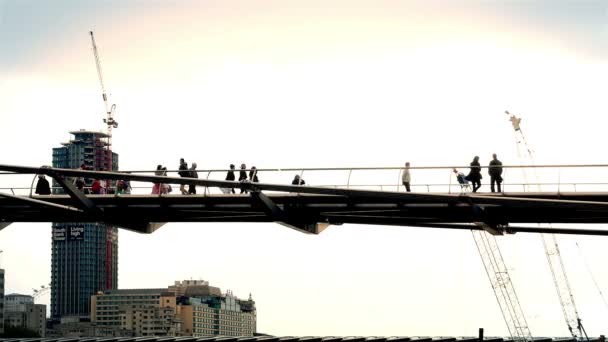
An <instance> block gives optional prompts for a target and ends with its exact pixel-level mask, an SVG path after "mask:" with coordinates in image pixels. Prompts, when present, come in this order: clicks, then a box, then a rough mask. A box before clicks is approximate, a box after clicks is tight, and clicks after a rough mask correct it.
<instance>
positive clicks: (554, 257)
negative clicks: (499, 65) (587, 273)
mask: <svg viewBox="0 0 608 342" xmlns="http://www.w3.org/2000/svg"><path fill="white" fill-rule="evenodd" d="M505 114H507V115H508V116H509V121H511V124H512V125H513V130H514V132H515V143H516V145H517V155H518V157H519V160H520V163H521V164H522V165H523V164H526V163H525V162H526V161H527V163H528V164H529V165H534V154H533V152H532V149H530V147H529V145H528V142H527V141H526V137H525V136H524V133H523V131H522V129H521V118H518V117H516V116H515V115H513V114H511V113H509V111H505ZM532 170H533V173H534V178H535V183H536V189H535V190H536V191H539V192H540V191H541V186H540V183H539V182H538V176H537V175H536V171H535V169H532ZM522 172H523V176H524V181H525V183H528V181H527V179H528V175H527V172H526V170H525V169H523V168H522ZM541 238H542V240H543V246H544V248H545V255H546V256H547V261H548V263H549V268H550V269H551V275H552V276H553V282H554V284H555V289H556V290H557V296H558V297H559V301H560V304H561V307H562V311H563V314H564V319H565V320H566V324H567V326H568V330H569V331H570V334H571V335H572V337H574V338H575V339H577V340H579V341H583V340H584V339H586V340H587V341H589V337H588V336H587V332H586V331H585V328H584V327H583V323H582V321H581V318H580V316H579V315H578V311H577V309H576V304H575V302H574V295H573V294H572V290H571V288H570V282H569V281H568V276H567V275H566V268H565V267H564V262H563V260H562V256H561V253H560V251H559V244H558V243H557V238H556V236H555V234H541Z"/></svg>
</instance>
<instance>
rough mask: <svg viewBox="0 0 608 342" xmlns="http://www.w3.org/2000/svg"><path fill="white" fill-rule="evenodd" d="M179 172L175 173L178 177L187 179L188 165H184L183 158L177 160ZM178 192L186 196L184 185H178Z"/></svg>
mask: <svg viewBox="0 0 608 342" xmlns="http://www.w3.org/2000/svg"><path fill="white" fill-rule="evenodd" d="M178 170H179V171H178V172H177V174H178V175H179V176H180V177H182V178H183V177H188V163H186V161H185V160H184V158H180V159H179V169H178ZM179 191H180V192H181V193H182V195H187V194H188V191H186V184H184V183H182V184H180V185H179Z"/></svg>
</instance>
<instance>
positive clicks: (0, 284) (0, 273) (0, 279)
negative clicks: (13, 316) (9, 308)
mask: <svg viewBox="0 0 608 342" xmlns="http://www.w3.org/2000/svg"><path fill="white" fill-rule="evenodd" d="M0 334H4V270H3V269H1V268H0Z"/></svg>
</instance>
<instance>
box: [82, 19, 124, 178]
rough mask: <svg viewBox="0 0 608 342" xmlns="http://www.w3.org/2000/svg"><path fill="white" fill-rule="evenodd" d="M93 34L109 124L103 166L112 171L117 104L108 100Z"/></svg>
mask: <svg viewBox="0 0 608 342" xmlns="http://www.w3.org/2000/svg"><path fill="white" fill-rule="evenodd" d="M89 34H90V35H91V44H93V55H94V56H95V65H96V67H97V75H98V76H99V84H100V85H101V96H102V98H103V104H104V105H105V108H106V118H105V119H103V122H104V123H105V124H106V126H107V134H108V137H107V138H108V146H107V154H108V155H107V156H106V157H107V159H106V165H105V166H104V167H103V168H104V169H106V170H107V171H112V169H113V168H112V128H118V122H116V120H114V111H115V110H116V105H115V104H112V105H110V103H109V101H108V95H107V94H106V87H105V85H104V83H103V72H102V70H101V61H100V59H99V53H98V52H97V44H95V36H94V35H93V31H89Z"/></svg>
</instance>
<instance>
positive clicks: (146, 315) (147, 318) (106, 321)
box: [91, 289, 179, 336]
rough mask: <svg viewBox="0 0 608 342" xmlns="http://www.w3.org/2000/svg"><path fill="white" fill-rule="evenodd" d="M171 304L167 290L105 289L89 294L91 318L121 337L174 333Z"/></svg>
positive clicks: (171, 297)
mask: <svg viewBox="0 0 608 342" xmlns="http://www.w3.org/2000/svg"><path fill="white" fill-rule="evenodd" d="M175 305H176V302H175V295H173V294H172V293H169V292H167V289H129V290H108V291H104V292H100V293H99V294H97V295H94V296H92V297H91V321H92V322H94V323H96V324H97V325H99V326H111V327H115V328H118V329H119V330H120V331H121V332H122V333H123V336H176V335H177V333H178V332H179V322H177V321H176V320H175V319H174V318H175V310H176V307H175Z"/></svg>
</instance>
